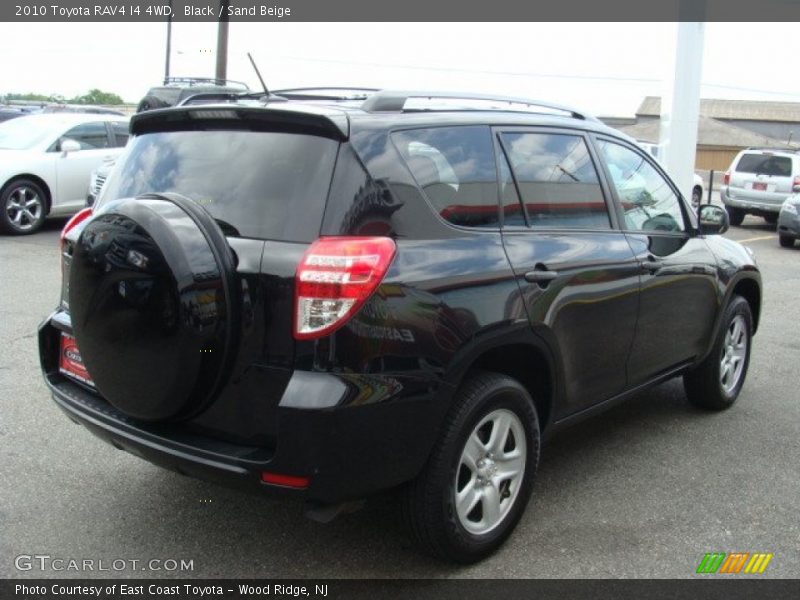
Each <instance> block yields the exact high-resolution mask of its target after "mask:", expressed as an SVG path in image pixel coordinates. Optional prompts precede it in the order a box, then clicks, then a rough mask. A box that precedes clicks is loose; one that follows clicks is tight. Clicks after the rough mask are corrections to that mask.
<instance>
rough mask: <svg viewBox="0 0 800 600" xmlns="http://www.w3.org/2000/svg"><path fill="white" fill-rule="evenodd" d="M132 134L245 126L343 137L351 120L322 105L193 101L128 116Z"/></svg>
mask: <svg viewBox="0 0 800 600" xmlns="http://www.w3.org/2000/svg"><path fill="white" fill-rule="evenodd" d="M130 129H131V133H132V134H133V135H141V134H144V133H155V132H162V131H191V130H208V129H246V130H254V131H281V132H287V133H307V134H310V135H318V136H322V137H327V138H331V139H334V140H338V141H345V140H347V138H348V137H349V136H350V122H349V119H348V118H347V115H346V114H345V113H343V112H342V111H337V110H333V109H330V108H328V107H322V106H308V105H303V106H299V105H290V104H288V103H276V104H275V105H274V106H270V105H265V104H263V103H259V104H253V105H249V106H248V105H244V104H231V103H225V104H196V105H189V106H179V107H171V108H163V109H157V110H149V111H145V112H140V113H137V114H135V115H134V116H133V117H131V125H130Z"/></svg>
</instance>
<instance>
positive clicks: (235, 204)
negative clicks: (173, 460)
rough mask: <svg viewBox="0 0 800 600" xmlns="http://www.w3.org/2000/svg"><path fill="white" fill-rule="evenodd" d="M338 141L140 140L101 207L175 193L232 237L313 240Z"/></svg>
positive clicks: (167, 135) (229, 135)
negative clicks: (127, 200)
mask: <svg viewBox="0 0 800 600" xmlns="http://www.w3.org/2000/svg"><path fill="white" fill-rule="evenodd" d="M338 146H339V145H338V143H337V142H335V141H333V140H330V139H327V138H321V137H317V136H313V135H301V134H294V133H275V132H255V131H171V132H163V133H149V134H145V135H140V136H137V137H135V138H133V139H132V140H131V141H130V143H129V144H128V147H127V149H126V151H125V153H124V154H123V156H122V157H121V158H120V159H118V161H117V162H118V164H117V167H116V168H115V169H114V171H113V173H112V175H111V177H110V178H109V180H108V182H107V184H106V188H105V190H104V192H103V196H102V199H101V204H106V203H107V202H109V201H111V200H115V199H119V198H132V197H135V196H139V195H141V194H147V193H153V192H155V193H159V192H173V193H178V194H181V195H182V196H186V197H187V198H189V199H191V200H193V201H194V202H196V203H197V204H199V205H200V206H202V207H203V208H204V209H205V210H207V211H208V212H209V213H211V215H212V216H213V217H214V218H215V219H216V220H217V222H218V223H219V224H220V226H221V227H222V229H223V231H224V233H225V234H226V235H229V236H241V237H252V238H259V239H272V240H282V241H297V242H308V241H312V240H314V239H316V238H317V236H318V235H319V230H320V225H321V222H322V215H323V212H324V210H325V202H326V199H327V196H328V188H329V187H330V183H331V177H332V174H333V166H334V162H335V160H336V154H337V150H338Z"/></svg>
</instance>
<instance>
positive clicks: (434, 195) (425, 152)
mask: <svg viewBox="0 0 800 600" xmlns="http://www.w3.org/2000/svg"><path fill="white" fill-rule="evenodd" d="M392 141H393V142H394V143H395V145H396V146H397V148H398V150H399V151H400V154H401V155H402V156H403V158H404V159H405V161H406V164H407V165H408V168H409V170H410V171H411V174H412V175H413V176H414V179H416V181H417V183H418V184H419V186H420V187H421V188H422V190H423V191H424V192H425V195H426V196H428V199H429V200H430V201H431V203H432V204H433V206H434V208H435V209H436V210H437V211H438V212H439V214H440V215H441V216H442V217H443V218H444V219H446V220H448V221H450V222H451V223H453V224H454V225H462V226H466V227H492V228H494V227H498V225H499V210H498V196H497V170H496V167H495V161H494V149H493V148H492V138H491V132H490V130H489V128H488V127H484V126H477V127H474V126H465V127H438V128H435V129H417V130H413V131H398V132H395V133H394V134H392Z"/></svg>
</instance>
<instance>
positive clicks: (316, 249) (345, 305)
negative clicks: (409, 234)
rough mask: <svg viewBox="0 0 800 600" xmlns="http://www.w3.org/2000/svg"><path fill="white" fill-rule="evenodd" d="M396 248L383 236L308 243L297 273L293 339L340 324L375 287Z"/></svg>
mask: <svg viewBox="0 0 800 600" xmlns="http://www.w3.org/2000/svg"><path fill="white" fill-rule="evenodd" d="M396 250H397V247H396V246H395V243H394V241H393V240H391V239H390V238H386V237H323V238H320V239H318V240H317V241H316V242H314V243H313V244H311V246H309V248H308V250H306V252H305V254H304V255H303V258H302V259H301V260H300V264H299V265H298V266H297V275H296V277H295V294H294V337H295V339H298V340H309V339H316V338H319V337H322V336H324V335H328V334H329V333H332V332H333V331H335V330H336V329H338V328H339V327H341V326H342V325H344V324H345V323H346V322H347V320H348V319H349V318H350V317H351V316H352V315H353V314H354V313H355V312H356V311H357V310H358V309H359V308H361V306H363V305H364V303H365V302H366V301H367V300H368V299H369V297H370V296H371V295H372V293H373V292H374V291H375V289H376V288H377V287H378V285H379V284H380V282H381V280H382V279H383V277H384V275H386V271H387V270H388V269H389V265H390V264H391V262H392V259H393V258H394V255H395V252H396Z"/></svg>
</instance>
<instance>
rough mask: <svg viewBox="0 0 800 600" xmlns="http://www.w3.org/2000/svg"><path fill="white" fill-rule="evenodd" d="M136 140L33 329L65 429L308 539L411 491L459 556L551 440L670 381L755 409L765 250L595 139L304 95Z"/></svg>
mask: <svg viewBox="0 0 800 600" xmlns="http://www.w3.org/2000/svg"><path fill="white" fill-rule="evenodd" d="M299 95H302V94H299ZM307 96H309V97H311V98H314V96H313V95H307ZM131 132H132V136H133V137H132V140H131V142H130V143H129V144H128V146H127V148H126V151H125V153H124V154H123V155H122V157H121V158H120V159H119V160H118V163H117V166H116V167H115V169H114V171H113V172H112V174H111V176H110V177H109V180H108V182H107V184H106V187H105V189H104V192H103V194H102V196H101V198H100V201H99V202H98V204H97V205H96V206H95V207H94V212H93V213H92V214H90V213H89V212H88V211H89V210H91V209H87V211H85V212H83V213H82V214H81V215H79V216H78V217H76V218H74V219H73V220H72V222H70V223H69V224H68V225H67V226H66V227H65V231H64V234H63V242H62V244H63V273H64V284H63V293H62V298H61V303H60V306H59V307H58V309H57V310H56V311H55V312H54V313H53V314H52V315H51V316H50V318H49V319H48V320H47V321H46V322H45V323H44V324H43V325H42V327H41V329H40V333H39V343H40V347H41V362H42V368H43V370H44V374H45V378H46V381H47V384H48V385H49V387H50V389H51V390H52V392H53V397H54V399H55V401H56V403H57V404H58V406H59V407H60V408H62V409H63V410H64V411H65V412H66V413H67V415H68V416H69V417H70V418H71V419H73V420H74V421H77V422H79V423H81V424H83V425H85V426H86V427H87V428H88V429H89V430H91V431H92V432H93V433H94V434H96V435H98V436H99V437H101V438H102V439H104V440H106V441H108V442H109V443H111V444H112V445H114V446H115V447H117V448H122V449H125V450H128V451H130V452H132V453H134V454H136V455H138V456H141V457H143V458H145V459H146V460H149V461H151V462H153V463H156V464H158V465H161V466H164V467H167V468H169V469H173V470H175V471H178V472H180V473H184V474H188V475H193V476H198V477H203V478H207V479H211V480H216V481H220V482H225V483H228V484H233V485H238V486H243V487H251V488H261V489H263V490H264V491H275V492H277V491H282V492H284V493H290V494H295V495H297V496H299V497H303V498H305V499H306V500H308V501H309V502H310V503H312V504H313V506H315V509H314V510H315V511H316V513H317V515H320V514H325V515H327V514H332V513H334V512H335V507H337V506H340V505H341V504H343V503H346V502H349V501H353V500H358V499H361V498H363V497H365V496H367V495H369V494H371V493H374V492H378V491H380V490H387V489H391V488H398V489H399V490H400V491H402V493H403V494H404V496H405V501H404V503H403V506H404V513H405V515H406V517H407V520H408V523H409V526H410V530H411V532H412V533H413V536H414V537H415V538H416V540H417V541H418V542H419V543H420V544H421V546H422V547H423V548H425V549H427V550H428V551H430V552H432V553H433V554H435V555H438V556H441V557H445V558H448V559H451V560H455V561H459V562H470V561H474V560H478V559H480V558H482V557H484V556H486V555H487V554H489V553H490V552H492V551H493V550H495V549H496V548H497V547H498V546H499V545H500V544H501V543H502V542H503V541H504V540H505V539H506V537H507V536H508V535H509V534H510V533H511V531H512V530H513V528H514V526H515V525H516V523H517V522H518V521H519V519H520V516H521V515H522V513H523V511H524V509H525V505H526V504H527V502H528V499H529V497H530V494H531V489H532V487H533V484H534V479H535V477H536V469H537V464H538V461H539V453H540V446H541V443H542V440H543V438H544V437H545V436H547V435H550V434H551V433H552V432H553V431H555V430H556V429H558V428H559V427H560V426H562V425H564V424H567V423H570V422H573V421H575V420H576V419H578V418H580V417H583V416H585V415H588V414H590V413H592V412H595V411H596V410H597V409H600V408H604V407H606V406H609V405H611V404H613V403H614V402H615V401H617V400H620V399H623V398H625V397H626V396H629V395H631V394H632V393H634V392H638V391H640V390H642V389H644V388H646V387H647V386H650V385H653V384H656V383H659V382H662V381H664V380H666V379H668V378H671V377H675V376H683V379H684V382H685V388H686V393H687V396H688V397H689V400H690V401H691V402H693V403H694V404H696V405H698V406H701V407H704V408H708V409H724V408H727V407H729V406H730V405H731V404H733V402H734V401H735V400H736V397H737V396H738V394H739V391H740V390H741V388H742V384H743V382H744V379H745V374H746V372H747V366H748V360H749V357H750V347H751V340H752V335H753V333H754V332H755V330H756V327H757V325H758V315H759V307H760V304H761V280H760V275H759V271H758V269H757V267H756V264H755V262H754V260H753V257H752V255H751V254H750V253H749V251H748V250H747V249H746V248H744V247H743V246H740V245H739V244H737V243H735V242H733V241H730V240H728V239H725V238H723V237H721V236H719V235H710V234H717V233H721V232H723V231H724V230H725V229H726V228H727V224H728V221H727V215H726V214H725V212H724V211H723V210H722V209H721V208H719V207H716V206H711V205H706V206H702V207H700V210H699V221H698V219H696V217H695V215H694V214H693V213H692V211H691V210H690V209H689V207H688V204H687V203H686V202H685V201H684V199H683V198H682V197H681V195H680V194H679V193H678V190H677V189H676V188H675V186H674V184H673V183H672V181H671V180H670V179H669V177H667V176H666V175H665V173H664V172H663V171H662V169H661V168H660V167H659V165H658V164H657V163H656V162H653V161H652V160H651V159H650V157H648V156H647V154H646V153H644V152H642V151H641V150H640V149H639V148H638V147H637V146H636V144H635V143H634V142H633V141H632V140H630V139H628V138H626V137H624V136H622V135H621V134H620V133H618V132H616V131H614V130H612V129H609V128H607V127H605V126H604V125H602V124H601V123H600V122H598V121H597V120H595V119H593V118H591V117H586V116H584V115H581V114H579V113H577V112H575V111H571V110H568V109H561V108H559V107H553V106H543V105H541V104H536V103H533V102H527V101H521V100H518V101H515V100H507V99H505V100H502V101H500V100H490V99H484V98H474V97H460V96H455V95H449V96H435V97H434V96H429V95H427V94H424V95H421V94H402V93H389V92H378V93H374V94H372V95H370V96H369V97H367V98H366V100H365V101H363V102H360V101H359V102H355V101H352V100H350V101H346V102H336V101H333V100H331V101H321V100H319V99H318V98H317V99H306V100H302V101H301V100H298V99H297V98H296V97H293V94H292V93H289V92H287V93H285V94H284V95H283V97H274V96H268V97H266V98H264V97H262V98H260V99H246V98H244V97H242V98H238V99H237V98H233V99H228V101H227V102H223V103H219V102H218V103H216V104H209V103H203V102H201V101H200V99H195V100H193V101H190V102H189V103H186V104H184V105H182V106H178V107H174V108H169V109H164V110H155V111H150V112H146V113H142V114H140V115H137V116H135V117H134V118H133V120H132V122H131ZM79 349H80V350H79Z"/></svg>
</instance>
